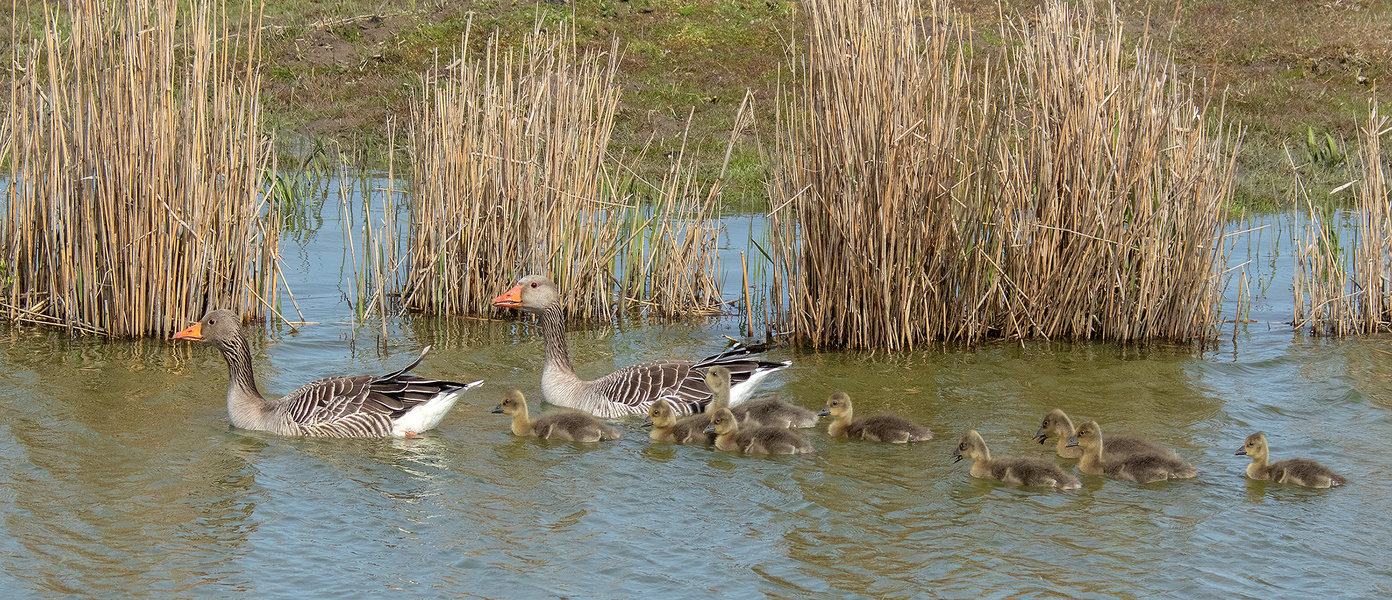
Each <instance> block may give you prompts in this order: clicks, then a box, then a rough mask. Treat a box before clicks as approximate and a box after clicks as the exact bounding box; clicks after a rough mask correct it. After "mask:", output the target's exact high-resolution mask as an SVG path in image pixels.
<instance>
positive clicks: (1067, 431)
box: [1034, 408, 1073, 444]
mask: <svg viewBox="0 0 1392 600" xmlns="http://www.w3.org/2000/svg"><path fill="white" fill-rule="evenodd" d="M1050 435H1053V436H1057V437H1061V438H1064V439H1068V436H1071V435H1073V421H1071V420H1069V418H1068V415H1066V414H1063V411H1061V410H1059V409H1057V408H1055V409H1054V410H1051V411H1049V414H1046V415H1044V422H1043V423H1040V424H1039V431H1036V432H1034V440H1035V441H1037V442H1039V443H1040V444H1043V443H1044V441H1045V440H1048V439H1049V436H1050Z"/></svg>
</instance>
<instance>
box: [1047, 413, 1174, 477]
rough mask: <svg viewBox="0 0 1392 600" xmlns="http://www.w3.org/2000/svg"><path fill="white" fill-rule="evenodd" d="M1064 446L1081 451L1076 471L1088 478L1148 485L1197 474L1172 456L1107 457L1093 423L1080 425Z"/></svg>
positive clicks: (1099, 431)
mask: <svg viewBox="0 0 1392 600" xmlns="http://www.w3.org/2000/svg"><path fill="white" fill-rule="evenodd" d="M1068 445H1069V446H1081V447H1082V448H1083V457H1082V459H1080V460H1079V461H1078V470H1079V471H1082V472H1083V473H1086V474H1088V475H1104V476H1107V477H1111V478H1112V479H1121V480H1125V481H1134V482H1136V483H1151V482H1154V481H1165V480H1167V479H1189V478H1191V477H1196V476H1198V474H1199V472H1198V471H1195V470H1194V467H1192V466H1190V465H1189V463H1187V462H1184V460H1183V459H1180V458H1178V457H1176V456H1175V455H1174V454H1172V453H1157V452H1142V453H1139V454H1131V455H1128V456H1122V457H1120V458H1109V457H1107V456H1106V455H1105V454H1104V448H1105V447H1106V442H1105V441H1104V440H1103V439H1102V427H1101V426H1100V425H1098V424H1097V421H1088V422H1086V423H1083V426H1082V427H1079V428H1078V431H1077V432H1076V433H1074V434H1073V437H1072V438H1070V439H1069V440H1068Z"/></svg>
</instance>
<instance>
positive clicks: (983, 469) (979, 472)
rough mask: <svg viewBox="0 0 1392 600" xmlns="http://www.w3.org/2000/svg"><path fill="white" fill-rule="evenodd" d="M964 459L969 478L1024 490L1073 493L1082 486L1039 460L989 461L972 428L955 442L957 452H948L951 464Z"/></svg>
mask: <svg viewBox="0 0 1392 600" xmlns="http://www.w3.org/2000/svg"><path fill="white" fill-rule="evenodd" d="M964 458H970V459H971V460H972V466H971V476H972V477H980V478H982V479H996V480H999V481H1003V482H1005V483H1010V484H1014V485H1023V486H1027V487H1052V488H1057V489H1060V490H1076V489H1078V488H1080V487H1082V485H1083V484H1082V482H1080V481H1078V478H1077V477H1074V476H1073V475H1070V474H1069V473H1068V472H1066V471H1064V470H1063V469H1061V468H1059V466H1058V465H1056V464H1054V463H1051V462H1049V461H1046V460H1043V459H1039V458H995V459H993V458H991V451H990V450H989V449H988V448H986V440H983V439H981V434H979V433H977V432H976V430H975V429H971V430H968V431H967V432H966V433H965V434H963V435H962V439H960V440H958V441H957V449H956V450H953V451H952V462H958V461H960V460H962V459H964Z"/></svg>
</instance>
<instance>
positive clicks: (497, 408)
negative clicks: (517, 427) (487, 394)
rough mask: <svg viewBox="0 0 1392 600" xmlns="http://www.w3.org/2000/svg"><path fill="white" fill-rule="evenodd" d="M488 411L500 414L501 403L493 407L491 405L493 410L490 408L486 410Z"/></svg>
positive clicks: (501, 410)
mask: <svg viewBox="0 0 1392 600" xmlns="http://www.w3.org/2000/svg"><path fill="white" fill-rule="evenodd" d="M488 412H491V413H493V414H497V415H501V414H503V405H501V404H499V405H497V406H494V407H493V410H490V411H488Z"/></svg>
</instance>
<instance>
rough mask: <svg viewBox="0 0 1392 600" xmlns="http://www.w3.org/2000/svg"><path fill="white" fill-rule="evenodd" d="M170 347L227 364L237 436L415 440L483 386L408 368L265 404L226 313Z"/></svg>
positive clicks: (335, 380)
mask: <svg viewBox="0 0 1392 600" xmlns="http://www.w3.org/2000/svg"><path fill="white" fill-rule="evenodd" d="M174 339H176V340H192V341H202V342H206V343H209V344H212V345H214V346H217V349H218V350H220V351H222V357H223V359H225V360H226V361H227V378H228V385H227V416H228V417H230V418H231V420H232V426H234V427H237V428H240V429H251V430H256V431H269V432H272V433H276V434H279V435H296V436H312V437H339V438H343V437H387V436H397V437H415V436H416V434H418V433H420V432H422V431H426V430H429V429H433V428H434V427H435V426H436V425H439V424H440V421H441V420H442V419H444V418H445V414H446V413H448V412H449V410H450V408H453V407H454V403H455V401H456V400H458V399H459V397H460V396H461V395H463V393H464V391H465V390H467V389H469V388H473V387H477V386H479V385H481V384H483V381H482V380H480V381H475V382H472V383H456V382H453V381H444V380H440V379H428V378H425V377H418V376H416V375H410V374H408V373H409V371H410V370H411V369H414V368H416V365H419V364H420V363H421V361H422V360H424V359H425V354H426V353H427V352H429V351H430V347H429V346H427V347H426V348H425V349H424V350H422V351H421V355H420V357H419V358H417V359H416V361H415V362H413V363H411V364H409V365H407V366H406V368H404V369H401V370H400V371H396V372H394V373H388V374H386V375H380V376H378V375H357V376H351V377H330V378H328V379H320V380H318V381H314V382H311V383H308V384H305V385H304V386H301V387H300V388H299V389H296V390H294V391H292V392H290V393H289V394H286V395H284V396H282V397H280V398H279V399H276V400H267V399H266V397H265V396H262V395H261V391H260V390H258V389H257V387H256V377H255V375H254V374H253V373H252V371H251V344H250V343H248V341H247V336H246V332H245V331H244V330H243V328H242V321H241V319H239V318H238V317H237V315H236V314H234V313H233V312H232V311H230V310H226V309H217V310H212V311H209V312H208V314H206V315H204V316H203V319H202V320H200V321H198V322H197V323H194V324H193V325H190V326H189V327H188V328H186V329H184V330H183V331H180V332H178V333H176V334H174Z"/></svg>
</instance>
